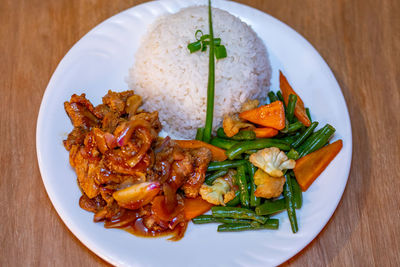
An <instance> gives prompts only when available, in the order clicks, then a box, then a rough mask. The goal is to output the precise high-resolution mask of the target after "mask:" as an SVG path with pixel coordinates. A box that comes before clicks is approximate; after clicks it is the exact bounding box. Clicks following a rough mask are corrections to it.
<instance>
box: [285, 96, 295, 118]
mask: <svg viewBox="0 0 400 267" xmlns="http://www.w3.org/2000/svg"><path fill="white" fill-rule="evenodd" d="M296 102H297V95H293V94H290V95H289V101H288V104H287V108H286V118H287V119H288V121H289V122H292V121H293V116H294V109H295V107H296Z"/></svg>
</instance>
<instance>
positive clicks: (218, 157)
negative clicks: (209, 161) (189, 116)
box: [175, 140, 227, 161]
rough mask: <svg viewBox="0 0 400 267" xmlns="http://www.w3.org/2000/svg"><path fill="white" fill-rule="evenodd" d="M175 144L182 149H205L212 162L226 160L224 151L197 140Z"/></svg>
mask: <svg viewBox="0 0 400 267" xmlns="http://www.w3.org/2000/svg"><path fill="white" fill-rule="evenodd" d="M175 142H176V143H178V145H179V146H180V147H182V148H200V147H206V148H208V149H210V150H211V153H212V156H213V160H214V161H224V160H226V158H227V157H226V155H225V150H223V149H221V148H219V147H216V146H213V145H210V144H207V143H205V142H203V141H199V140H175Z"/></svg>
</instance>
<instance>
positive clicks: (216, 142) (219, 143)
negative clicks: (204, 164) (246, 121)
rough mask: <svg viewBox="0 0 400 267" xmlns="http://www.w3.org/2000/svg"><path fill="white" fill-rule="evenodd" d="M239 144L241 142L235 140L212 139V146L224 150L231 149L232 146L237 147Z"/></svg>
mask: <svg viewBox="0 0 400 267" xmlns="http://www.w3.org/2000/svg"><path fill="white" fill-rule="evenodd" d="M237 143H239V142H238V141H235V140H228V139H223V138H219V137H215V138H213V139H211V143H210V144H212V145H213V146H216V147H219V148H222V149H229V148H231V147H232V146H234V145H236V144H237Z"/></svg>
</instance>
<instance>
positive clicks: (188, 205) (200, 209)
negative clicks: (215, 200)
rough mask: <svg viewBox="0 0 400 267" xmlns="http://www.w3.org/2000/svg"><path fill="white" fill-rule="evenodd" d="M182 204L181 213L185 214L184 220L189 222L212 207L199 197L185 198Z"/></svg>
mask: <svg viewBox="0 0 400 267" xmlns="http://www.w3.org/2000/svg"><path fill="white" fill-rule="evenodd" d="M184 203H185V204H184V208H183V212H184V214H185V220H191V219H193V218H195V217H197V216H199V215H201V214H203V213H205V212H207V211H209V210H210V209H211V208H212V207H213V206H214V205H213V204H211V203H208V202H207V201H205V200H203V199H202V198H201V197H197V198H185V199H184Z"/></svg>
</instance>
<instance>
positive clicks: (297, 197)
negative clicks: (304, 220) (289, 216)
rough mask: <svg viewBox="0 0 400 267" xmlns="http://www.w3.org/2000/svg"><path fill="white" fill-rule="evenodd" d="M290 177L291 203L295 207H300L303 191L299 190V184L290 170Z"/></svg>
mask: <svg viewBox="0 0 400 267" xmlns="http://www.w3.org/2000/svg"><path fill="white" fill-rule="evenodd" d="M291 179H292V181H291V182H292V189H293V203H294V207H295V208H296V209H301V206H302V205H303V193H302V192H301V188H300V185H299V184H298V183H297V180H296V178H295V177H294V174H293V172H291Z"/></svg>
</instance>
